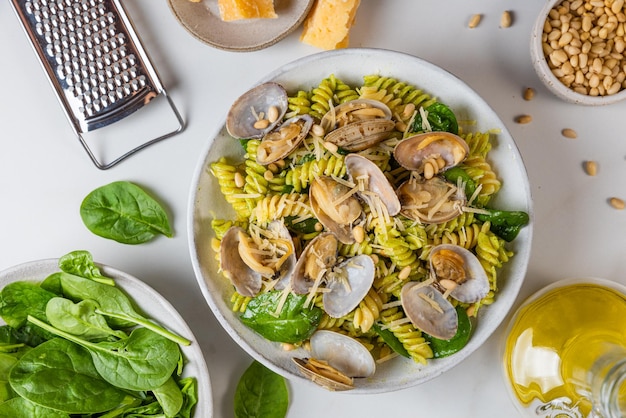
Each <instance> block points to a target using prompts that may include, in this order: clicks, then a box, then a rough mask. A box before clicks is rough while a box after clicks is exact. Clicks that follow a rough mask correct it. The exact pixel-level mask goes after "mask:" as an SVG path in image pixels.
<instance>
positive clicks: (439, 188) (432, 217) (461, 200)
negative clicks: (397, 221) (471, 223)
mask: <svg viewBox="0 0 626 418" xmlns="http://www.w3.org/2000/svg"><path fill="white" fill-rule="evenodd" d="M397 194H398V199H400V204H401V209H400V213H402V214H403V215H404V216H406V217H407V218H409V219H413V220H416V221H420V222H423V223H428V224H439V223H443V222H447V221H449V220H451V219H454V218H456V217H457V216H459V215H460V214H461V213H463V207H464V206H465V205H466V203H467V202H466V197H465V191H464V190H463V189H462V188H459V187H457V186H456V185H454V184H452V183H449V182H447V181H445V180H443V179H441V178H439V177H433V178H430V179H427V180H424V179H417V178H415V177H411V178H410V179H409V180H407V181H405V182H404V183H402V184H401V185H400V187H398V190H397Z"/></svg>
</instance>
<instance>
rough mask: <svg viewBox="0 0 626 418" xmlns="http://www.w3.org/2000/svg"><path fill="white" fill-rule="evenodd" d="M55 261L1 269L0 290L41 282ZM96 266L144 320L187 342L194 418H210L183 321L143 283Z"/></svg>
mask: <svg viewBox="0 0 626 418" xmlns="http://www.w3.org/2000/svg"><path fill="white" fill-rule="evenodd" d="M58 262H59V260H58V259H45V260H37V261H31V262H28V263H24V264H19V265H17V266H14V267H11V268H8V269H6V270H3V271H1V272H0V289H2V288H4V286H6V285H7V284H9V283H12V282H16V281H33V282H40V281H43V280H44V279H45V278H46V277H47V276H48V275H50V274H52V273H54V272H57V271H60V270H59V267H58ZM98 267H99V268H100V271H101V272H102V274H103V275H105V276H107V277H111V278H113V279H114V280H115V282H116V285H117V286H119V287H120V288H121V289H123V290H124V291H125V292H126V293H127V294H128V295H129V296H130V297H131V298H132V299H133V301H134V302H135V303H136V306H137V307H138V308H139V310H140V311H141V312H142V313H143V314H145V316H146V317H147V318H150V319H152V320H154V321H155V322H157V323H158V324H160V325H162V326H164V327H166V328H167V329H170V330H172V331H174V332H176V333H177V334H179V335H181V336H183V337H185V338H187V339H188V340H190V341H191V344H190V345H188V346H181V351H182V353H183V356H184V357H185V359H186V361H187V363H186V364H185V368H184V370H183V377H191V376H193V377H195V378H196V379H197V382H198V404H197V405H196V408H195V412H194V416H196V417H202V418H210V417H212V416H213V394H212V389H211V380H210V378H209V370H208V369H207V365H206V362H205V361H204V356H203V354H202V351H201V350H200V346H199V345H198V343H197V342H196V340H195V337H194V336H193V333H192V332H191V329H190V328H189V326H188V325H187V323H186V322H185V320H184V319H183V318H182V317H181V316H180V314H179V313H178V312H177V311H176V309H175V308H174V307H173V306H172V305H171V304H170V303H169V302H168V301H167V300H166V299H165V298H164V297H163V296H161V295H160V294H159V293H158V292H157V291H156V290H154V289H153V288H151V287H150V286H148V285H147V284H145V283H144V282H142V281H140V280H138V279H136V278H135V277H133V276H131V275H130V274H127V273H124V272H122V271H120V270H117V269H115V268H113V267H109V266H105V265H102V264H98ZM0 323H4V322H3V321H2V320H1V319H0Z"/></svg>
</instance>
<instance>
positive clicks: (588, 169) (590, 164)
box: [583, 161, 598, 176]
mask: <svg viewBox="0 0 626 418" xmlns="http://www.w3.org/2000/svg"><path fill="white" fill-rule="evenodd" d="M583 167H584V169H585V173H587V175H589V176H595V175H596V174H597V173H598V164H597V163H596V162H595V161H585V163H584V165H583Z"/></svg>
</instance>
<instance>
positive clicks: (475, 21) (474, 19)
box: [467, 14, 483, 29]
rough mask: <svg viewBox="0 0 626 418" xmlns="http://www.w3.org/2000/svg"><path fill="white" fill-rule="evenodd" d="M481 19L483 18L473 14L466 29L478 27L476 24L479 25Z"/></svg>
mask: <svg viewBox="0 0 626 418" xmlns="http://www.w3.org/2000/svg"><path fill="white" fill-rule="evenodd" d="M482 17H483V16H482V15H481V14H475V15H474V16H472V18H471V19H470V21H469V23H468V24H467V27H468V28H470V29H474V28H475V27H476V26H478V24H479V23H480V19H482Z"/></svg>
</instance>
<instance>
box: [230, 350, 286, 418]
mask: <svg viewBox="0 0 626 418" xmlns="http://www.w3.org/2000/svg"><path fill="white" fill-rule="evenodd" d="M234 404H235V417H236V418H284V417H285V416H287V407H288V406H289V392H288V391H287V384H286V383H285V379H284V378H283V377H282V376H280V375H278V374H276V373H274V372H273V371H272V370H270V369H268V368H267V367H265V366H263V365H262V364H261V363H259V362H257V361H254V362H253V363H252V364H251V365H250V367H248V369H247V370H246V371H245V372H244V374H243V375H242V376H241V378H240V379H239V383H238V384H237V389H236V390H235V402H234Z"/></svg>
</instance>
